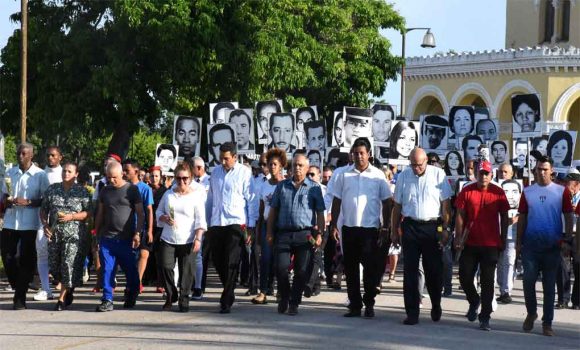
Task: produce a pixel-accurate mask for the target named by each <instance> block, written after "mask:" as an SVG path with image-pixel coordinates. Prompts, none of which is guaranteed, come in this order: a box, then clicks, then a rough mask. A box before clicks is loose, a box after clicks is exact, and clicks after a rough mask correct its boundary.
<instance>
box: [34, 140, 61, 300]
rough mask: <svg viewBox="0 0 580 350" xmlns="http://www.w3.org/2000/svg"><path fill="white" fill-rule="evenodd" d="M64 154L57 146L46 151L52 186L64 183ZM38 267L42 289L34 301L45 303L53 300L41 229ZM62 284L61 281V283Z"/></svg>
mask: <svg viewBox="0 0 580 350" xmlns="http://www.w3.org/2000/svg"><path fill="white" fill-rule="evenodd" d="M61 161H62V153H61V152H60V148H58V147H57V146H50V147H48V148H47V149H46V167H45V168H44V172H45V173H46V176H47V177H48V183H49V184H50V185H52V184H55V183H60V182H62V167H61V166H60V162H61ZM36 259H37V260H36V266H37V268H38V277H40V284H41V286H42V289H41V290H40V291H39V292H38V293H36V295H34V300H37V301H44V300H47V299H52V298H53V296H52V291H51V289H50V282H49V278H48V239H47V238H46V236H45V235H44V230H43V229H42V228H41V229H39V230H38V231H37V233H36ZM59 282H60V281H59Z"/></svg>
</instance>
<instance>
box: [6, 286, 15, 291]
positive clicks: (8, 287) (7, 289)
mask: <svg viewBox="0 0 580 350" xmlns="http://www.w3.org/2000/svg"><path fill="white" fill-rule="evenodd" d="M4 291H5V292H14V289H12V287H10V285H8V286H6V287H5V288H4Z"/></svg>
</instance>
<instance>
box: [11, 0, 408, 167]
mask: <svg viewBox="0 0 580 350" xmlns="http://www.w3.org/2000/svg"><path fill="white" fill-rule="evenodd" d="M12 18H13V20H19V14H15V15H13V17H12ZM403 26H404V21H403V18H402V17H401V16H400V15H399V14H398V13H396V12H395V11H394V10H393V9H392V6H391V5H390V4H387V3H386V2H384V1H368V0H319V1H310V0H276V1H265V0H197V1H188V0H139V1H134V0H118V1H94V0H78V1H68V0H50V1H49V0H44V1H43V0H30V1H29V38H30V43H29V83H28V84H29V91H28V111H29V112H28V127H29V128H28V133H29V135H32V136H35V137H37V139H38V140H40V143H41V144H42V145H43V146H46V145H48V144H51V143H55V142H56V140H57V139H58V140H60V144H61V146H62V148H63V151H64V153H65V154H67V155H68V156H69V157H72V158H73V159H75V160H77V161H80V160H89V159H90V160H91V161H92V162H97V163H99V162H100V160H101V159H102V158H101V157H100V156H101V153H103V154H104V151H103V152H101V151H102V149H98V150H97V144H99V142H100V141H102V140H104V139H107V138H109V139H111V140H113V141H112V142H121V141H122V140H120V139H119V138H115V137H114V138H110V135H111V133H113V132H115V134H116V135H117V134H118V132H119V131H123V132H125V131H126V135H127V136H126V137H129V136H130V135H131V134H132V133H134V132H136V131H138V130H139V129H140V128H142V127H143V128H145V129H148V130H153V131H161V132H162V135H163V136H164V137H167V136H168V135H166V134H167V129H170V128H171V127H172V125H171V124H170V123H167V116H168V115H170V114H171V113H177V114H189V115H195V116H202V117H204V118H205V119H206V120H207V118H208V110H209V108H208V106H209V103H211V102H217V101H240V104H241V105H242V106H244V107H248V106H253V105H254V102H255V101H258V100H263V99H271V98H273V97H277V98H283V99H284V100H285V103H286V104H287V106H286V107H287V108H290V107H299V106H303V105H313V104H316V105H318V106H319V113H320V114H321V115H323V116H326V117H330V116H331V115H332V111H334V110H337V109H339V108H341V107H342V106H343V105H350V106H367V105H368V103H369V96H370V95H371V94H372V95H375V96H380V95H382V94H383V92H384V89H385V81H386V80H387V79H392V78H394V77H395V76H396V72H397V69H398V67H399V66H400V65H401V59H400V58H399V57H395V56H393V55H391V54H390V52H389V50H390V43H389V41H388V40H387V39H386V38H384V37H382V36H381V35H380V34H379V29H380V28H395V29H399V30H400V29H401V28H402V27H403ZM19 51H20V32H19V31H16V32H15V33H14V35H13V36H12V37H11V38H10V39H9V41H8V44H7V45H6V47H4V48H3V49H2V53H1V61H2V64H3V65H2V66H1V67H0V79H1V84H0V105H2V106H3V107H2V110H0V118H1V120H2V128H3V131H4V132H5V133H6V134H14V135H16V134H17V132H18V126H19V97H18V96H19V91H18V89H19V86H20V83H19V72H20V56H19V55H20V54H19ZM168 112H171V113H168ZM157 129H162V130H157ZM151 136H152V137H153V135H151ZM140 137H141V136H140ZM204 138H205V136H204ZM136 140H137V138H136V139H135V141H134V144H135V143H136ZM202 141H203V139H202ZM143 142H144V144H143V145H142V146H143V147H149V144H148V143H147V142H145V141H143ZM121 143H122V142H121ZM99 147H100V146H99ZM140 147H141V146H140ZM94 157H97V158H94ZM146 159H149V158H144V160H146Z"/></svg>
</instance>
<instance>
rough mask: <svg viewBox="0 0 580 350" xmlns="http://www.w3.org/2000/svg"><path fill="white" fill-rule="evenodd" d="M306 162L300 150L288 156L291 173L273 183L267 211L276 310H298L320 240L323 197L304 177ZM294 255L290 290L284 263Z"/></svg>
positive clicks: (307, 165)
mask: <svg viewBox="0 0 580 350" xmlns="http://www.w3.org/2000/svg"><path fill="white" fill-rule="evenodd" d="M308 169H309V164H308V158H307V157H306V155H304V154H303V153H297V154H295V156H294V159H293V160H292V177H291V178H288V179H286V180H284V181H282V182H280V183H279V184H278V186H276V190H274V195H273V196H272V202H271V203H270V207H271V208H270V213H269V215H268V223H267V228H266V229H267V234H266V240H267V241H268V243H269V244H272V243H273V244H274V245H275V252H276V253H275V254H276V255H275V258H274V259H275V261H276V262H277V263H276V275H277V278H278V290H279V291H280V297H281V298H280V301H279V302H278V312H279V313H281V314H282V313H285V312H286V311H288V314H289V315H296V314H297V313H298V305H300V302H301V300H302V293H303V292H304V286H305V284H306V282H307V281H306V280H307V279H308V277H309V272H310V271H311V269H312V267H311V263H312V257H313V253H314V250H315V249H318V248H319V247H320V245H321V243H322V232H323V230H324V227H325V222H324V209H325V206H324V199H323V197H322V190H321V189H320V185H319V184H318V183H316V182H314V181H312V180H311V179H309V178H307V177H306V174H307V173H308ZM292 255H293V256H294V281H293V283H292V290H290V280H289V276H288V266H289V265H290V257H291V256H292Z"/></svg>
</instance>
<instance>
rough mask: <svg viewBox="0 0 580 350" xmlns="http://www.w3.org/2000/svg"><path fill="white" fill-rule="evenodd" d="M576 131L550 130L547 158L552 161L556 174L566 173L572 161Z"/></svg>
mask: <svg viewBox="0 0 580 350" xmlns="http://www.w3.org/2000/svg"><path fill="white" fill-rule="evenodd" d="M577 134H578V132H577V131H570V130H552V131H551V132H550V138H549V139H548V147H547V152H548V156H550V157H551V158H552V160H554V169H555V171H557V172H568V170H569V169H570V166H572V159H574V158H573V157H574V147H575V145H576V136H577Z"/></svg>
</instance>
